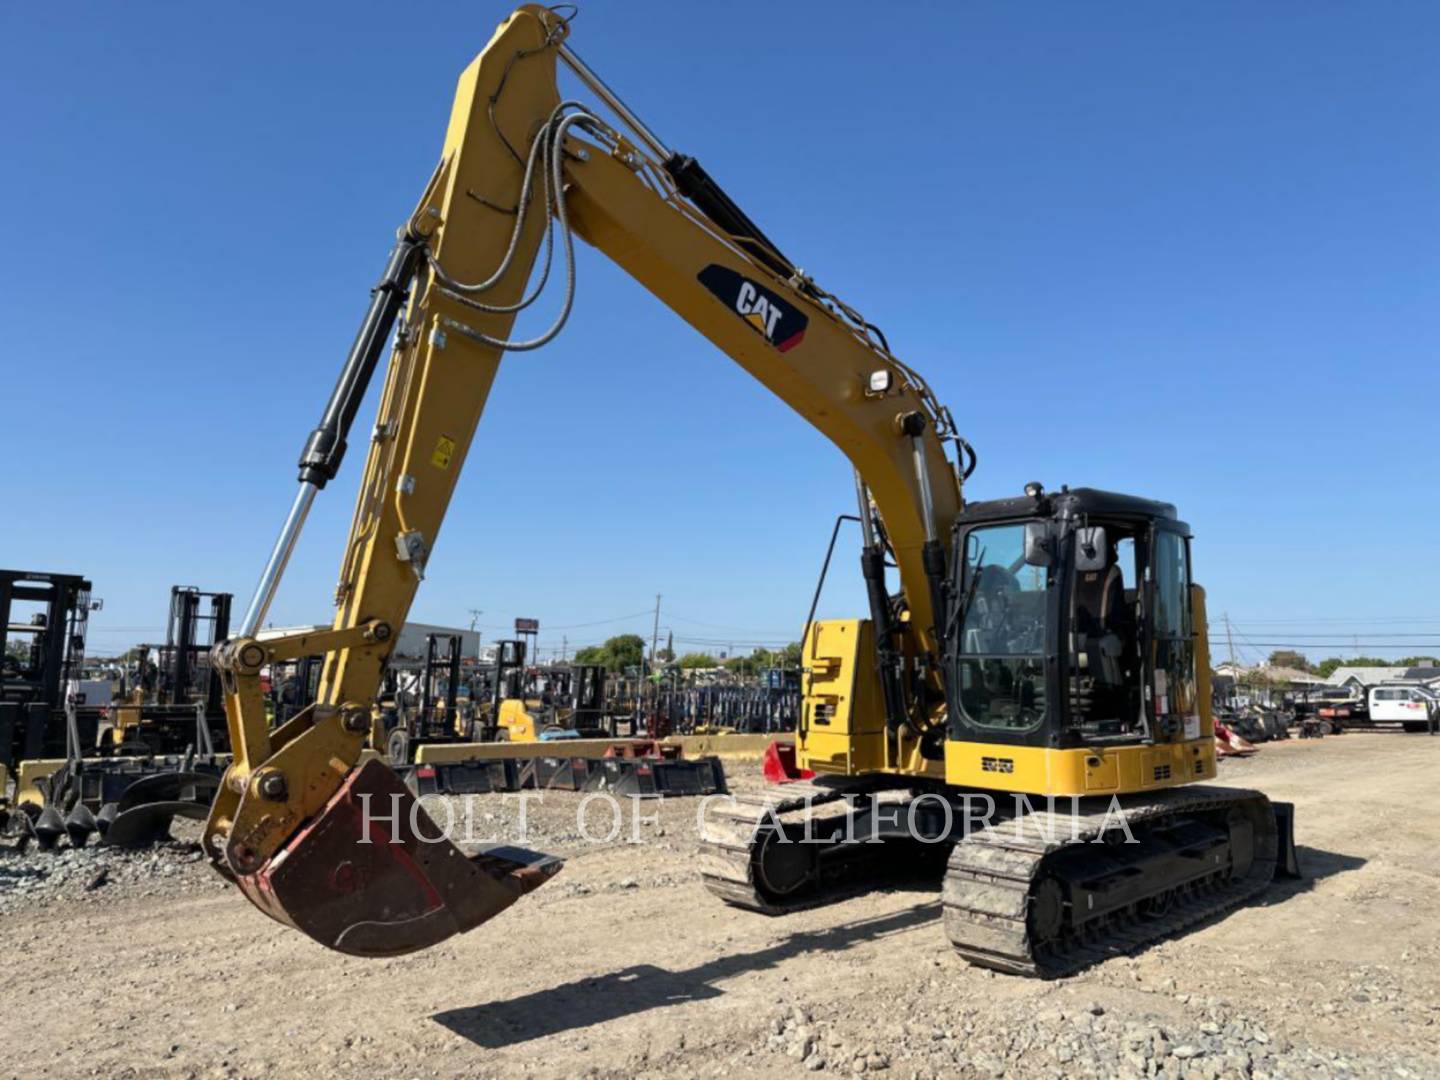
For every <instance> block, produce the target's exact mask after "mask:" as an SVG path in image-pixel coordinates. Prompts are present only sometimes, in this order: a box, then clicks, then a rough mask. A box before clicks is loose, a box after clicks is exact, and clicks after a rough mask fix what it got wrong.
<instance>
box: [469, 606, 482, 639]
mask: <svg viewBox="0 0 1440 1080" xmlns="http://www.w3.org/2000/svg"><path fill="white" fill-rule="evenodd" d="M484 614H485V612H483V611H481V610H480V609H479V608H473V607H472V608H470V630H471V632H472V633H473V632H474V630H475V624H476V623H477V622H479V621H480V616H481V615H484Z"/></svg>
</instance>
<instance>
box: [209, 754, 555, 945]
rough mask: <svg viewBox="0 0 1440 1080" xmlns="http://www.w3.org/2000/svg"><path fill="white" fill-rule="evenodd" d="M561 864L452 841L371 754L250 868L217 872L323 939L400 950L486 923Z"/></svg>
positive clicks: (271, 911) (270, 911) (277, 915)
mask: <svg viewBox="0 0 1440 1080" xmlns="http://www.w3.org/2000/svg"><path fill="white" fill-rule="evenodd" d="M560 865H561V863H560V860H559V859H556V858H553V857H551V856H548V855H542V854H540V853H539V852H534V851H528V850H526V849H524V848H515V847H505V846H499V845H486V846H467V847H466V848H462V847H460V846H458V845H456V844H455V843H454V842H453V841H451V840H449V839H448V838H446V837H445V836H444V835H443V833H442V831H441V829H440V827H439V826H437V825H436V824H435V822H434V821H433V820H432V819H431V817H430V815H429V814H427V813H426V812H425V810H424V808H423V806H422V805H421V804H420V803H419V802H418V800H417V799H416V798H415V796H414V795H413V794H412V793H411V792H410V790H409V789H408V788H407V787H405V785H404V784H403V783H401V781H400V778H399V777H398V776H397V775H396V774H395V772H394V771H393V770H392V769H390V768H388V767H387V766H386V765H384V764H383V763H382V762H380V761H379V760H371V761H368V762H366V763H365V764H364V765H362V766H360V767H359V768H358V769H353V770H351V772H350V774H349V776H348V777H346V779H345V782H344V783H343V784H342V785H341V786H340V789H339V790H338V791H337V792H336V793H335V795H334V796H332V797H331V799H330V801H329V803H327V804H326V805H325V807H324V809H322V810H321V811H320V812H319V813H318V814H317V815H315V817H313V818H311V819H310V820H309V821H308V822H306V823H305V825H303V826H302V827H301V828H300V829H299V830H297V831H296V832H295V833H294V835H292V836H291V837H290V839H289V840H288V841H287V842H286V843H285V844H284V846H282V847H281V848H280V849H279V850H278V851H277V852H275V854H274V855H272V856H270V858H268V859H266V860H265V861H264V862H263V863H261V864H260V866H259V867H258V868H257V869H255V870H253V871H252V872H248V873H241V872H238V871H237V870H236V868H235V867H234V866H233V864H232V865H229V866H226V867H224V868H222V871H221V872H222V873H226V876H228V877H232V878H233V879H234V880H235V882H236V883H237V884H238V885H239V886H240V889H241V891H242V892H244V893H245V895H246V897H248V898H249V900H250V901H251V902H252V903H254V904H255V906H256V907H258V908H259V909H260V910H261V911H263V912H265V913H266V914H267V915H269V916H271V917H272V918H274V919H276V920H277V921H279V922H282V923H284V924H286V925H287V926H292V927H294V928H295V929H297V930H299V931H301V932H302V933H305V934H308V935H309V936H310V937H312V938H314V939H315V940H316V941H318V942H319V943H320V944H321V945H324V946H325V947H326V948H330V949H334V950H336V951H338V952H343V953H349V954H350V955H352V956H398V955H401V954H403V953H409V952H415V951H417V950H419V949H424V948H428V947H429V946H431V945H435V944H437V943H439V942H441V941H444V940H445V939H446V938H448V937H450V936H451V935H453V934H458V933H463V932H464V931H466V930H471V929H474V928H475V927H477V926H479V925H480V924H481V923H483V922H487V921H488V920H490V919H491V918H493V917H494V916H495V915H497V914H499V913H500V912H501V911H503V910H505V909H506V908H507V907H509V906H510V905H511V904H513V903H514V902H515V901H516V900H518V899H519V898H520V897H521V896H523V895H525V894H526V893H528V892H531V891H532V890H534V889H536V888H539V887H540V886H541V885H543V884H544V883H545V882H546V881H548V880H549V879H550V878H551V877H552V876H554V874H555V873H556V872H557V871H558V870H559V869H560ZM227 871H228V872H227Z"/></svg>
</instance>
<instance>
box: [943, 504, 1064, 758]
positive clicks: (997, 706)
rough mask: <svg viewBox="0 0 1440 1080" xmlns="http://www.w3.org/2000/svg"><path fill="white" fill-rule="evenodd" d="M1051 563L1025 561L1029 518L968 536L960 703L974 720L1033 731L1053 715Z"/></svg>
mask: <svg viewBox="0 0 1440 1080" xmlns="http://www.w3.org/2000/svg"><path fill="white" fill-rule="evenodd" d="M1049 584H1050V570H1049V568H1048V567H1041V566H1027V565H1026V563H1025V526H1024V525H1023V524H1016V525H993V526H989V527H987V528H981V529H974V530H972V531H971V532H970V533H968V534H967V536H966V541H965V567H964V575H963V578H962V580H961V590H962V602H963V604H964V613H963V621H962V623H961V628H960V658H959V660H960V662H959V677H960V711H961V715H962V716H963V718H964V720H965V722H966V723H967V724H969V725H970V726H972V727H975V728H980V729H988V730H997V731H1009V732H1015V731H1029V730H1033V729H1034V728H1037V727H1039V725H1040V723H1041V721H1042V720H1043V719H1044V717H1045V594H1046V589H1047V588H1048V587H1049Z"/></svg>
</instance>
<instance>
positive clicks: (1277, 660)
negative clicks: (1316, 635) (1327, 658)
mask: <svg viewBox="0 0 1440 1080" xmlns="http://www.w3.org/2000/svg"><path fill="white" fill-rule="evenodd" d="M1270 666H1271V667H1288V668H1296V669H1298V670H1300V671H1309V670H1310V662H1309V661H1308V660H1306V659H1305V654H1304V653H1302V652H1296V651H1295V650H1294V649H1276V650H1275V651H1274V652H1272V653H1271V654H1270Z"/></svg>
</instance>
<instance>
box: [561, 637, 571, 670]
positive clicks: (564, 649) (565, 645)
mask: <svg viewBox="0 0 1440 1080" xmlns="http://www.w3.org/2000/svg"><path fill="white" fill-rule="evenodd" d="M569 654H570V635H569V634H561V635H560V662H561V663H562V664H563V663H565V659H566V657H567V656H569Z"/></svg>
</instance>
